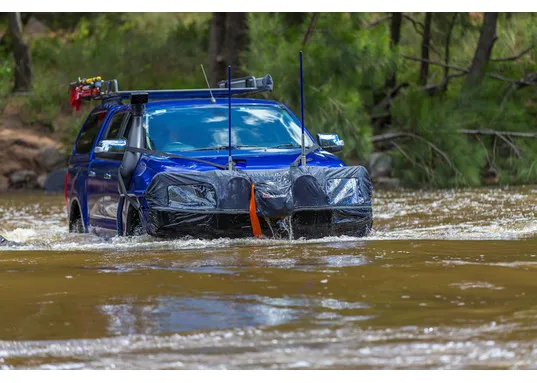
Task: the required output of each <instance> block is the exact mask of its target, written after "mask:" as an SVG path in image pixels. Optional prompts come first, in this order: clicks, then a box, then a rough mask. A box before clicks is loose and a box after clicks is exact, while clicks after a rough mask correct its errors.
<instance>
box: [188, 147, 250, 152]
mask: <svg viewBox="0 0 537 383" xmlns="http://www.w3.org/2000/svg"><path fill="white" fill-rule="evenodd" d="M227 148H228V146H227V145H221V146H210V147H208V148H199V149H192V150H190V151H191V152H199V151H205V150H227ZM243 148H259V146H256V145H232V146H231V149H233V150H234V149H243Z"/></svg>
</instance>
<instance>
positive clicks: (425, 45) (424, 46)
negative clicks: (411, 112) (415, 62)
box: [418, 12, 432, 86]
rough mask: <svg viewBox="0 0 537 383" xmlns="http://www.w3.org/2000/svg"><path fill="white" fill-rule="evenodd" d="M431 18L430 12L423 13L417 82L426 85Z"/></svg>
mask: <svg viewBox="0 0 537 383" xmlns="http://www.w3.org/2000/svg"><path fill="white" fill-rule="evenodd" d="M431 19H432V13H431V12H427V13H425V23H424V26H423V39H422V40H421V58H422V60H423V61H422V62H421V68H420V78H419V80H418V84H420V85H423V86H425V85H427V80H428V79H429V61H428V60H429V44H430V42H431Z"/></svg>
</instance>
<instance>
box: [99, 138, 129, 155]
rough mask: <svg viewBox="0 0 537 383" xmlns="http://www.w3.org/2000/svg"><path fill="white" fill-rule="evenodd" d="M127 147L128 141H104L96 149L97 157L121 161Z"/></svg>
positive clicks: (119, 139)
mask: <svg viewBox="0 0 537 383" xmlns="http://www.w3.org/2000/svg"><path fill="white" fill-rule="evenodd" d="M126 147H127V140H126V139H124V138H118V139H114V140H102V141H101V142H99V144H98V145H97V146H96V147H95V150H94V152H95V157H97V158H106V159H121V158H123V154H124V153H125V148H126Z"/></svg>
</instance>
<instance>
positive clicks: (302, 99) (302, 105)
mask: <svg viewBox="0 0 537 383" xmlns="http://www.w3.org/2000/svg"><path fill="white" fill-rule="evenodd" d="M300 112H301V115H302V121H301V122H302V145H301V146H302V156H301V157H302V161H301V163H302V166H306V151H305V145H306V143H305V142H306V139H305V137H306V136H305V132H304V79H303V77H302V51H300Z"/></svg>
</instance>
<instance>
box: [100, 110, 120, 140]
mask: <svg viewBox="0 0 537 383" xmlns="http://www.w3.org/2000/svg"><path fill="white" fill-rule="evenodd" d="M124 118H125V112H122V113H117V114H114V115H113V116H112V120H111V121H110V124H108V131H107V132H106V136H105V137H104V139H105V140H112V139H114V138H118V134H119V130H120V129H121V125H122V124H123V119H124Z"/></svg>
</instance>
